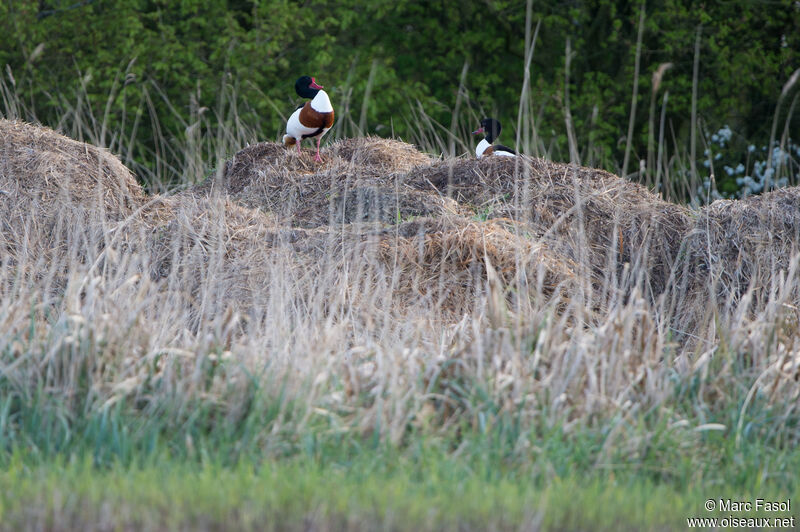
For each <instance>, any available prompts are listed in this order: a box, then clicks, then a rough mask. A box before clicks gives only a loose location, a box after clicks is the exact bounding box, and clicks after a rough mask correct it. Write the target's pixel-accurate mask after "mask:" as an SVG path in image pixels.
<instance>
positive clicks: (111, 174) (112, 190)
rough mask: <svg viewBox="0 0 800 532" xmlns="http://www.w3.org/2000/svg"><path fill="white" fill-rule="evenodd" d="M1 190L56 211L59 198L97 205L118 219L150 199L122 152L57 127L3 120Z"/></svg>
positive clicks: (40, 207) (39, 206) (0, 139)
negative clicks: (121, 157) (63, 132)
mask: <svg viewBox="0 0 800 532" xmlns="http://www.w3.org/2000/svg"><path fill="white" fill-rule="evenodd" d="M0 190H3V191H4V193H6V194H7V195H12V196H14V197H15V198H18V199H25V200H29V201H31V202H32V204H33V206H34V208H38V209H42V210H43V211H50V210H52V209H54V208H56V205H55V204H56V203H57V202H69V203H71V204H72V205H73V206H77V205H79V206H82V207H84V208H95V207H99V206H102V208H104V209H105V211H106V213H107V215H108V216H109V217H110V218H113V219H119V218H122V217H124V216H127V215H128V214H130V213H131V211H132V210H133V209H135V208H136V207H138V206H139V205H140V204H141V203H142V202H143V201H144V192H143V191H142V187H141V186H140V185H139V184H138V183H137V182H136V179H135V178H134V177H133V174H132V173H131V172H130V170H128V169H127V168H126V167H125V166H124V165H123V164H122V163H121V162H120V161H119V159H117V157H116V156H114V155H112V154H111V153H109V152H108V151H106V150H104V149H101V148H96V147H94V146H91V145H89V144H85V143H83V142H77V141H74V140H71V139H68V138H67V137H64V136H63V135H59V134H58V133H56V132H55V131H53V130H52V129H49V128H46V127H41V126H34V125H31V124H25V123H22V122H16V121H9V120H4V119H0Z"/></svg>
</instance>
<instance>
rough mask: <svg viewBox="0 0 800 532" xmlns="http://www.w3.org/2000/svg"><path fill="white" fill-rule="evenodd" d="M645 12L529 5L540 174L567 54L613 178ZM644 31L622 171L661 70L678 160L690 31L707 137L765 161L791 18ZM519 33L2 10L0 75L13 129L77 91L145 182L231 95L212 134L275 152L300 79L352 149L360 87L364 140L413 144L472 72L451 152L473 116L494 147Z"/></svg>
mask: <svg viewBox="0 0 800 532" xmlns="http://www.w3.org/2000/svg"><path fill="white" fill-rule="evenodd" d="M643 6H644V4H636V3H629V2H621V1H618V0H594V1H576V2H560V1H555V0H550V1H546V2H534V3H533V10H532V20H531V22H532V25H533V26H534V27H535V26H536V24H537V23H539V22H540V23H541V26H540V31H539V34H538V39H537V41H536V49H535V54H534V57H533V63H532V71H531V73H532V83H531V93H530V95H529V96H530V98H531V102H532V110H533V116H532V117H531V119H532V120H535V126H536V128H537V131H538V134H539V137H540V138H541V140H542V148H543V150H544V152H546V153H547V154H549V155H550V156H551V157H553V158H555V159H561V160H564V159H568V150H567V148H566V146H567V140H566V130H565V125H564V124H565V121H564V114H565V86H564V83H565V65H566V62H565V51H566V41H567V39H569V40H570V46H571V49H572V51H573V53H574V57H573V58H572V61H571V65H570V75H569V87H568V88H569V93H570V96H569V102H570V110H571V114H572V117H573V122H574V124H575V130H576V134H577V140H578V146H579V148H580V150H581V157H582V162H584V163H585V164H594V165H597V166H603V167H606V168H608V169H610V170H613V171H618V170H619V167H618V165H619V163H620V161H622V158H623V155H624V154H623V151H624V146H625V140H624V136H625V131H626V124H627V120H628V113H629V112H630V100H631V87H632V79H633V68H634V55H635V43H636V34H637V24H638V18H639V12H640V9H642V8H643ZM645 24H646V27H645V32H644V39H643V51H642V71H641V75H640V80H639V81H640V83H639V91H638V92H639V94H638V96H637V98H638V100H639V105H638V106H637V115H636V127H635V130H634V131H635V135H636V137H635V139H634V143H633V150H634V151H633V154H632V156H633V158H632V160H633V161H638V160H642V159H647V155H648V154H647V136H648V132H649V131H648V129H649V127H650V125H649V124H648V105H649V103H650V98H651V92H652V88H653V87H652V82H651V81H652V80H651V75H652V74H653V73H654V72H655V71H656V70H657V68H658V67H659V65H661V64H662V63H666V62H671V63H672V64H673V68H671V69H670V70H669V71H667V73H666V74H665V76H664V77H663V81H662V83H661V86H660V87H659V89H658V94H659V95H660V94H663V93H664V92H665V91H668V92H669V103H668V107H667V109H666V117H667V139H668V140H669V141H670V143H671V144H672V143H673V142H672V141H673V139H674V141H675V142H676V143H677V144H676V145H675V146H672V148H673V149H674V150H676V151H677V150H680V149H681V148H682V147H685V143H686V139H687V137H688V130H689V122H690V107H691V88H692V65H693V57H694V42H695V36H696V34H697V31H698V29H699V30H700V32H701V39H702V40H701V48H700V79H699V92H698V94H699V100H698V109H699V117H700V119H701V121H702V123H703V124H706V125H707V127H706V129H707V130H711V131H714V130H716V129H718V128H719V127H721V126H722V125H723V124H728V125H729V126H730V127H731V128H732V129H733V130H734V131H736V132H737V133H738V134H739V135H741V136H742V137H743V138H745V139H747V140H748V142H753V143H756V144H758V145H764V144H766V141H767V139H768V137H769V127H770V124H771V121H772V116H773V113H774V111H775V107H776V102H777V100H778V96H779V95H780V92H781V88H782V86H783V84H784V83H785V82H786V80H787V79H788V78H789V76H790V75H791V74H792V72H793V71H794V69H796V68H797V66H798V64H800V33H799V32H797V31H796V28H797V27H800V7H798V4H797V3H796V2H788V1H786V2H779V3H777V4H770V6H769V8H765V7H764V6H763V5H762V4H760V3H755V2H748V1H744V0H741V1H735V2H708V3H701V4H696V3H694V2H686V1H683V0H654V1H651V2H648V3H647V4H646V18H645ZM525 28H526V6H525V3H524V2H521V1H508V0H492V1H488V2H466V3H465V2H461V1H456V0H444V1H442V2H436V3H419V2H413V1H409V0H393V1H370V2H364V1H361V0H343V1H337V2H332V1H330V0H310V1H307V2H294V1H289V0H258V1H245V0H227V1H223V0H216V1H212V2H201V1H199V0H182V1H180V2H171V1H166V0H132V1H123V0H96V1H89V2H80V3H75V2H73V0H42V1H40V2H29V1H23V0H10V1H8V2H4V3H3V4H2V5H0V31H2V32H3V35H4V39H3V41H2V44H0V66H5V65H8V67H9V69H10V72H11V73H12V74H13V76H14V77H15V81H16V84H17V86H16V90H17V91H19V92H20V93H22V94H23V95H24V98H23V99H24V101H25V102H26V103H27V108H26V113H25V114H26V115H27V116H23V117H22V118H27V119H38V120H40V121H42V122H44V123H47V124H50V125H54V126H57V125H63V124H59V123H58V122H57V121H56V120H57V117H61V116H63V115H64V113H63V111H64V109H65V108H68V104H67V101H66V99H69V98H71V97H72V96H73V95H74V94H76V93H80V91H85V93H86V96H87V100H88V101H87V102H85V103H86V104H88V105H89V106H91V108H92V109H93V110H94V116H97V117H104V116H105V117H107V119H108V128H107V129H108V131H110V132H113V134H116V135H118V137H119V138H126V137H131V136H135V137H136V139H137V140H138V141H140V144H139V146H140V147H139V148H137V149H138V150H139V151H138V152H136V153H134V154H132V156H133V158H134V159H135V160H137V161H138V162H140V163H141V164H142V165H143V166H147V165H148V164H152V163H153V161H155V160H156V159H157V158H159V157H162V158H165V160H166V163H165V164H166V165H167V166H169V161H170V158H173V159H174V158H177V157H179V156H178V155H176V154H170V153H169V149H168V148H166V149H165V148H164V147H163V144H164V143H163V138H166V139H167V141H170V140H171V139H173V138H174V139H180V138H182V137H185V136H188V135H189V134H190V133H189V131H190V126H191V125H192V124H193V123H194V122H195V121H197V120H199V118H198V113H202V110H203V109H204V108H205V109H217V108H219V106H218V105H217V104H218V103H219V101H218V100H219V98H220V97H221V94H223V92H224V91H223V90H222V89H223V87H224V86H226V85H232V86H233V87H234V88H235V91H234V93H233V94H235V95H236V101H235V102H233V103H232V105H233V106H234V107H235V108H236V113H231V114H228V115H226V116H205V117H204V120H207V121H208V126H209V127H211V128H213V126H214V124H215V123H218V122H219V121H225V120H231V119H232V118H231V115H236V117H237V118H236V119H239V120H242V121H244V122H246V123H249V124H256V125H257V128H256V129H257V131H258V132H259V133H258V135H263V136H266V137H267V138H277V137H278V135H279V134H280V132H281V129H282V127H283V121H284V119H285V114H286V113H288V111H290V110H291V109H292V105H293V104H294V102H295V95H294V92H293V90H292V87H293V82H294V80H295V79H296V78H297V77H298V76H299V75H302V74H311V75H314V76H316V77H317V78H318V80H319V81H320V82H321V83H322V84H323V85H325V86H326V88H328V89H329V92H330V93H331V95H332V97H333V100H334V104H335V105H336V107H337V110H338V111H340V112H341V113H342V115H341V116H342V118H340V120H342V123H341V125H340V126H339V127H340V129H339V130H337V131H335V132H334V133H338V134H355V133H356V129H355V125H356V122H357V121H358V117H357V116H356V120H350V121H348V120H347V119H346V117H347V115H348V113H355V114H358V112H359V110H360V109H361V108H362V100H363V99H364V96H365V94H366V92H367V90H368V88H367V86H368V84H369V83H370V81H369V80H370V79H371V80H372V81H371V83H372V86H371V93H370V94H371V97H370V98H369V101H368V102H367V105H366V107H365V111H366V114H365V116H364V119H365V124H366V130H367V131H366V132H369V133H378V134H382V135H389V134H392V133H394V134H395V135H397V136H400V137H403V138H410V137H411V136H413V134H414V130H415V128H416V127H418V126H419V125H418V124H414V123H410V122H413V117H412V115H411V113H410V109H411V108H412V106H415V105H416V102H420V103H421V105H422V108H424V109H425V113H426V114H427V115H428V116H430V117H431V118H432V119H433V120H434V121H435V122H438V123H440V124H445V125H449V124H450V123H451V113H452V112H453V109H454V107H455V102H456V98H457V96H456V95H457V92H458V88H459V79H460V73H461V70H462V67H463V65H464V63H465V62H467V63H468V64H469V69H468V71H467V75H466V80H465V88H466V89H467V93H466V94H467V96H468V100H467V101H466V105H467V106H468V109H469V112H468V113H466V114H464V115H463V116H462V121H463V122H464V123H463V124H460V127H459V129H458V131H457V132H456V134H457V135H463V134H464V133H465V132H466V131H467V129H468V128H469V126H470V125H472V124H471V122H472V121H473V120H474V119H475V117H476V116H478V115H494V116H496V117H498V118H500V119H501V121H503V122H504V123H505V124H508V126H507V130H508V133H505V134H504V135H505V137H506V138H507V139H512V138H513V133H512V132H513V130H514V129H515V128H514V125H515V124H514V122H515V121H516V118H517V109H518V105H519V98H520V91H521V88H522V84H523V74H524V72H523V70H524V57H523V56H524V50H525V42H524V41H525ZM370 73H372V76H370ZM130 109H136V110H137V111H136V112H137V113H138V114H140V115H141V114H145V115H147V116H144V117H141V116H139V117H138V118H139V119H140V120H139V121H137V120H136V119H135V118H136V117H134V116H130V115H129V114H126V113H131V111H130ZM76 111H77V110H76ZM6 112H8V110H6ZM106 113H107V114H106ZM785 113H786V109H784V114H785ZM208 114H210V113H208ZM154 117H158V120H160V123H158V124H156V120H155V118H154ZM148 118H149V120H148ZM789 118H791V117H789ZM792 120H793V121H794V122H793V123H794V124H797V121H798V120H799V119H798V118H797V117H795V118H793V119H792ZM467 122H470V123H467ZM68 133H69V132H68ZM73 133H75V134H76V135H77V136H80V133H79V132H77V131H75V132H73ZM100 140H102V141H105V142H106V143H107V144H108V143H109V142H110V139H100ZM250 140H255V139H250ZM160 143H161V145H160ZM699 151H702V150H699ZM633 166H635V167H637V168H638V165H633Z"/></svg>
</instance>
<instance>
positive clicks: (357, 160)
mask: <svg viewBox="0 0 800 532" xmlns="http://www.w3.org/2000/svg"><path fill="white" fill-rule="evenodd" d="M322 153H323V156H326V155H327V156H330V157H335V158H338V159H343V160H345V161H349V162H350V163H352V164H353V165H355V166H359V167H369V168H370V169H371V170H373V171H377V172H381V173H392V172H402V173H405V172H408V171H410V170H411V169H413V168H415V167H417V166H427V165H429V164H430V163H431V158H430V156H428V155H426V154H424V153H422V152H420V151H419V150H417V149H416V148H415V147H414V146H412V145H411V144H406V143H405V142H401V141H399V140H393V139H384V138H380V137H357V138H352V139H342V140H338V141H336V142H334V143H333V144H331V145H330V146H329V147H327V148H325V149H324V150H323V152H322Z"/></svg>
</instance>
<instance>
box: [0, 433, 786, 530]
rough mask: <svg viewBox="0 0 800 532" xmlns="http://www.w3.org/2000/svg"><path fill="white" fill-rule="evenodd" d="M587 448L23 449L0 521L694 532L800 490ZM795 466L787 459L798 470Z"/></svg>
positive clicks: (11, 468)
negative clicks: (105, 461) (588, 458)
mask: <svg viewBox="0 0 800 532" xmlns="http://www.w3.org/2000/svg"><path fill="white" fill-rule="evenodd" d="M591 441H592V439H591V438H587V439H584V438H583V437H580V436H579V437H577V438H572V439H571V440H570V441H569V442H567V443H566V445H565V446H564V448H563V449H561V450H560V451H559V450H558V449H557V448H555V447H550V448H549V450H546V451H540V452H536V451H533V450H532V451H531V453H530V459H531V461H530V462H529V464H528V467H514V465H513V464H508V463H504V462H503V461H502V460H498V459H497V458H496V457H494V456H492V455H493V453H492V449H491V446H489V448H483V453H485V454H481V453H479V452H478V453H476V452H475V451H477V450H478V449H471V450H468V451H467V452H466V454H465V455H464V456H459V457H454V456H452V455H451V454H449V453H446V452H442V450H441V449H440V446H438V445H432V446H427V445H426V444H425V443H422V442H421V441H417V442H416V443H415V444H414V445H413V446H411V448H409V449H407V450H405V451H402V452H401V451H398V450H397V449H389V448H383V447H380V448H371V449H370V448H364V449H361V450H360V452H357V453H356V452H353V451H352V450H351V452H349V453H341V452H340V453H336V452H334V453H333V454H332V455H328V454H322V455H320V456H310V455H306V454H299V455H297V456H294V457H292V458H289V459H283V460H268V461H262V462H256V461H253V460H251V459H246V460H242V461H239V462H238V463H237V464H235V465H233V466H226V465H220V463H219V461H218V460H219V459H220V457H219V456H217V457H209V456H206V457H204V458H201V459H195V460H191V459H175V458H174V457H170V456H169V455H163V454H159V455H154V456H152V457H151V458H149V459H146V460H144V461H143V462H135V463H130V464H122V463H120V462H114V463H111V464H109V465H107V466H105V467H98V466H96V465H95V464H93V463H92V460H91V458H90V457H89V456H86V457H84V458H81V457H78V456H73V457H71V458H69V459H67V458H65V457H64V456H60V457H56V458H48V459H46V460H38V459H36V458H34V457H32V456H30V455H29V454H28V453H26V452H25V451H19V452H17V453H15V454H14V455H13V456H12V457H11V458H10V460H8V462H7V463H6V465H5V467H4V470H3V471H2V472H1V473H0V523H2V525H0V526H1V527H2V528H3V529H6V530H19V529H24V528H26V527H27V528H35V527H37V526H44V527H46V528H47V529H82V528H92V527H97V528H103V527H104V526H108V524H109V523H113V527H115V528H123V527H135V528H137V529H138V528H147V529H153V528H158V529H162V528H172V529H176V528H180V529H196V528H211V529H223V528H224V529H258V530H286V529H307V528H308V527H309V525H310V524H314V525H317V526H322V527H323V528H326V529H332V530H337V529H357V530H374V529H404V530H439V529H459V530H484V529H496V530H517V529H519V528H520V527H524V526H530V525H532V524H536V523H539V524H540V525H541V526H542V528H543V529H545V530H644V529H649V530H664V529H670V530H671V529H683V528H685V518H686V517H692V516H700V517H707V516H709V515H711V514H709V513H708V512H706V511H704V510H703V508H702V504H703V503H704V501H706V500H707V499H708V498H720V497H733V498H737V499H740V500H755V498H756V497H761V498H766V499H775V500H778V499H780V500H785V499H787V498H792V499H795V500H796V499H797V497H798V495H800V494H798V493H797V488H796V486H795V487H794V488H788V487H786V486H780V484H782V483H781V482H778V483H775V482H769V481H768V482H765V483H764V484H760V483H756V484H754V485H748V484H747V482H746V480H745V479H744V477H743V476H742V475H741V473H743V472H744V473H746V475H747V476H748V478H751V479H756V478H758V475H757V474H755V475H754V474H752V473H753V472H754V471H753V470H754V469H755V465H754V464H753V463H752V462H750V461H748V460H744V461H742V462H740V463H734V462H736V461H737V460H738V458H735V457H732V458H734V460H733V461H732V462H728V463H725V464H722V467H721V468H720V469H718V470H716V471H715V472H714V473H713V475H709V476H708V477H706V478H700V479H693V475H691V474H690V471H688V470H683V466H684V465H686V464H680V463H678V464H674V465H675V467H676V468H677V470H678V471H680V473H679V475H678V476H679V478H677V479H676V480H675V481H674V482H671V483H664V482H654V481H653V480H650V479H649V478H648V476H649V475H647V474H641V472H640V471H639V472H637V470H638V469H639V468H640V467H641V466H642V465H645V466H648V464H647V463H646V462H645V463H644V464H639V465H638V466H637V467H635V468H631V467H629V466H626V465H625V464H618V465H617V466H614V467H605V468H600V469H596V470H595V471H594V472H593V473H590V474H588V475H587V474H583V473H582V472H580V471H576V470H573V469H572V466H571V465H568V464H569V463H570V462H571V461H572V459H571V458H570V457H569V456H568V453H574V452H576V451H577V449H575V446H580V445H589V446H591V445H592V443H591ZM544 443H545V444H546V445H548V446H549V444H552V443H554V442H549V444H548V442H544ZM480 447H481V446H480V445H478V448H480ZM739 458H744V456H742V457H739ZM749 458H752V456H751V457H749ZM798 458H800V455H799V454H798V453H796V452H793V453H789V454H787V455H785V456H782V457H781V459H782V460H786V461H787V464H786V465H788V466H791V467H793V468H794V469H793V470H794V471H796V470H797V466H798V465H800V460H798ZM548 463H549V464H548ZM547 465H549V466H550V467H549V468H548V467H546V466H547ZM649 465H652V466H654V467H657V468H662V467H669V464H666V465H665V464H655V463H654V464H649ZM565 466H566V468H565ZM558 469H564V471H563V474H559V473H558V472H557V470H558ZM742 469H743V470H744V471H742ZM748 515H755V514H748ZM104 523H105V525H104Z"/></svg>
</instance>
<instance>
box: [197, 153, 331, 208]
mask: <svg viewBox="0 0 800 532" xmlns="http://www.w3.org/2000/svg"><path fill="white" fill-rule="evenodd" d="M317 166H319V165H318V164H317V163H316V162H315V161H314V155H313V153H312V152H310V151H309V150H303V151H302V152H301V153H300V154H298V153H297V150H296V149H295V148H294V147H291V148H287V147H286V146H284V145H283V144H280V143H278V142H259V143H258V144H253V145H250V146H247V147H245V148H243V149H241V150H240V151H238V152H237V153H236V154H235V155H234V156H233V157H231V159H230V160H228V161H226V162H225V166H224V168H223V169H222V172H221V174H220V175H219V176H217V175H213V176H211V177H209V178H208V179H206V181H204V182H203V183H201V184H200V185H198V186H197V187H195V189H194V190H195V191H196V192H198V193H206V194H207V193H208V192H209V191H210V190H211V189H212V188H215V189H217V190H219V191H224V192H225V193H227V194H230V195H232V196H236V195H237V194H240V193H241V192H242V191H243V190H244V189H246V188H247V187H249V186H251V185H252V184H253V183H254V182H258V181H259V180H263V179H264V178H265V177H269V176H271V175H272V174H286V173H287V172H288V173H292V174H298V175H302V174H308V173H313V172H314V171H315V169H316V168H317Z"/></svg>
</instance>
